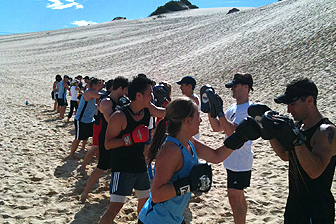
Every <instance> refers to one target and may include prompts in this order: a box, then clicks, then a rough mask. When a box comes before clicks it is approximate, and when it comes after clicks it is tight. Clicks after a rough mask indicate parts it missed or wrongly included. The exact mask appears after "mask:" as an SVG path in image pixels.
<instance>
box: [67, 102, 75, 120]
mask: <svg viewBox="0 0 336 224" xmlns="http://www.w3.org/2000/svg"><path fill="white" fill-rule="evenodd" d="M73 110H74V105H73V101H70V111H69V114H68V120H67V122H69V120H70V118H71V117H72V114H73Z"/></svg>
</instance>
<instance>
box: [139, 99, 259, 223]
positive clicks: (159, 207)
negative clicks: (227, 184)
mask: <svg viewBox="0 0 336 224" xmlns="http://www.w3.org/2000/svg"><path fill="white" fill-rule="evenodd" d="M200 122H201V118H200V116H199V111H198V108H197V105H196V104H195V103H193V101H191V100H190V99H189V98H179V99H176V100H174V101H172V102H171V103H170V104H168V106H167V108H166V116H165V118H164V119H162V120H161V121H160V122H159V123H158V125H157V127H156V130H155V133H154V137H153V140H152V143H151V146H150V149H149V153H148V157H149V159H150V161H153V160H154V159H155V167H156V171H155V176H154V180H153V182H152V189H151V195H150V198H149V199H148V200H147V202H146V203H145V205H144V206H143V208H142V210H141V212H140V214H139V222H138V223H139V224H141V223H144V224H150V223H177V224H180V223H184V216H183V213H184V210H185V208H186V206H187V204H188V202H189V199H190V196H191V192H190V191H193V189H192V187H190V186H192V183H191V184H190V185H185V182H184V183H183V184H184V185H183V184H182V185H183V186H182V185H181V181H180V180H190V179H192V177H191V176H192V175H190V172H191V170H192V168H193V167H194V165H195V164H198V157H200V158H202V159H204V160H206V161H207V162H211V163H220V162H222V161H223V160H224V159H226V158H227V157H228V156H229V155H230V154H231V153H232V152H233V150H235V149H237V148H239V147H235V146H232V145H238V144H237V143H239V145H240V142H241V141H242V140H241V138H239V140H238V138H235V140H234V144H232V141H230V142H231V144H229V145H230V147H229V146H228V145H227V144H225V145H227V146H222V147H220V148H218V149H217V150H215V149H212V148H211V147H208V146H206V145H204V144H203V143H202V142H200V141H198V140H196V139H195V138H193V136H194V135H195V134H197V133H198V132H199V125H200ZM246 127H247V126H246V125H245V126H244V127H243V128H246ZM258 127H259V126H258ZM188 178H189V179H188ZM188 186H189V187H190V188H189V190H185V189H186V187H188Z"/></svg>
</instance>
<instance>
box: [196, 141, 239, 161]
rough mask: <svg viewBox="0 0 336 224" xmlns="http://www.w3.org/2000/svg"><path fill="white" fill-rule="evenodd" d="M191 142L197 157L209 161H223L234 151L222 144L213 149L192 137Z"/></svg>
mask: <svg viewBox="0 0 336 224" xmlns="http://www.w3.org/2000/svg"><path fill="white" fill-rule="evenodd" d="M192 142H193V144H194V146H195V148H196V152H197V155H198V157H199V158H202V159H204V160H205V161H207V162H210V163H220V162H223V161H224V160H225V159H226V158H227V157H229V155H231V153H232V152H233V151H234V150H232V149H229V148H226V147H225V146H224V145H223V146H221V147H219V148H217V149H213V148H211V147H209V146H207V145H205V144H203V143H202V142H200V141H198V140H197V139H195V138H193V139H192Z"/></svg>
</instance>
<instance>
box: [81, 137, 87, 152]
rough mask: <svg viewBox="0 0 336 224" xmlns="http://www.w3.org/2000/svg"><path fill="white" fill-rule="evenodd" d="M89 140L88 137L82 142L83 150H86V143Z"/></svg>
mask: <svg viewBox="0 0 336 224" xmlns="http://www.w3.org/2000/svg"><path fill="white" fill-rule="evenodd" d="M87 141H88V140H87V139H86V140H83V142H82V150H85V145H86V143H87Z"/></svg>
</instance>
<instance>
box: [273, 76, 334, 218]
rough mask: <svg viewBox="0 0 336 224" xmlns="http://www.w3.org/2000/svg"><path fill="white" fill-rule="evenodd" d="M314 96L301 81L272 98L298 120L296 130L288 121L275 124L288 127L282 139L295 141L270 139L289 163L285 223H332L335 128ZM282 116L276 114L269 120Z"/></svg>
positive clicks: (311, 88) (311, 84)
mask: <svg viewBox="0 0 336 224" xmlns="http://www.w3.org/2000/svg"><path fill="white" fill-rule="evenodd" d="M317 94H318V90H317V87H316V85H315V84H314V82H312V81H311V80H309V79H306V78H304V79H297V80H294V81H293V82H291V83H290V84H289V85H287V88H286V92H285V94H283V95H281V96H279V97H277V98H276V99H275V102H276V103H283V104H287V112H288V113H290V114H291V115H292V117H293V118H294V120H295V121H297V123H296V124H295V127H293V125H294V124H293V121H292V120H290V119H287V120H289V122H288V121H285V120H286V119H282V120H283V121H285V122H282V121H281V120H280V123H277V125H278V127H279V124H281V125H282V126H283V127H287V128H285V129H282V130H283V131H282V136H286V135H288V136H294V138H292V137H290V138H286V137H284V138H283V139H279V138H278V139H276V136H277V135H274V138H273V139H271V140H270V143H271V145H272V147H273V149H274V151H275V152H276V154H277V155H278V156H279V157H280V158H281V159H282V160H284V161H289V172H288V174H289V196H288V199H287V204H286V210H285V215H284V218H285V224H287V223H303V224H306V223H307V224H308V223H309V224H310V223H312V224H315V223H324V224H332V223H334V217H335V202H334V197H333V195H332V193H331V191H330V188H331V185H332V181H333V176H334V171H335V163H336V140H335V132H336V128H335V126H334V125H333V124H332V123H331V122H330V121H329V120H328V119H327V118H324V117H323V116H322V114H321V113H320V112H319V110H318V109H317V107H316V98H317ZM281 116H283V115H275V116H273V118H272V119H278V117H281ZM290 124H292V125H290ZM278 127H276V128H275V129H277V130H276V131H278ZM297 129H299V131H298V130H297ZM288 130H289V131H288ZM291 130H296V131H291ZM268 131H270V132H273V131H274V130H268ZM293 133H294V135H293ZM289 139H290V140H289ZM293 139H294V140H293ZM292 140H293V141H292ZM286 141H290V142H289V143H290V145H289V147H284V146H283V145H287V144H284V143H283V142H286Z"/></svg>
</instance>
